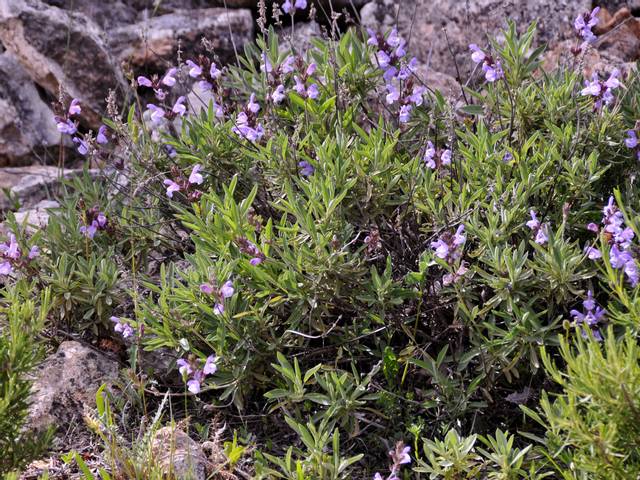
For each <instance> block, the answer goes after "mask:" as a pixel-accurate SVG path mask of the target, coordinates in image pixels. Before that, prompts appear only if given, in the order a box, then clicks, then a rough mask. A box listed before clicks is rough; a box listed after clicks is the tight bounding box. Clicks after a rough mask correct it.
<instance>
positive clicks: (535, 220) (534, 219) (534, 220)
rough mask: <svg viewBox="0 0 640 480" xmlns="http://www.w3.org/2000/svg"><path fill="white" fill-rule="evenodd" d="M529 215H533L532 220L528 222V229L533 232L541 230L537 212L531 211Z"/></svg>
mask: <svg viewBox="0 0 640 480" xmlns="http://www.w3.org/2000/svg"><path fill="white" fill-rule="evenodd" d="M529 214H530V215H531V220H529V221H528V222H527V227H529V228H530V229H531V230H538V229H539V228H540V220H538V216H537V215H536V212H535V210H531V211H530V212H529Z"/></svg>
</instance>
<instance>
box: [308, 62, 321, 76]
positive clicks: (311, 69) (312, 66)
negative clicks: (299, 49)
mask: <svg viewBox="0 0 640 480" xmlns="http://www.w3.org/2000/svg"><path fill="white" fill-rule="evenodd" d="M317 68H318V65H316V63H315V62H311V63H310V64H309V65H308V66H307V70H306V72H305V74H306V75H307V77H310V76H311V75H313V74H314V73H316V69H317Z"/></svg>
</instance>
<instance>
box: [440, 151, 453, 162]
mask: <svg viewBox="0 0 640 480" xmlns="http://www.w3.org/2000/svg"><path fill="white" fill-rule="evenodd" d="M440 165H451V150H449V149H448V148H446V149H444V150H443V151H442V153H441V154H440Z"/></svg>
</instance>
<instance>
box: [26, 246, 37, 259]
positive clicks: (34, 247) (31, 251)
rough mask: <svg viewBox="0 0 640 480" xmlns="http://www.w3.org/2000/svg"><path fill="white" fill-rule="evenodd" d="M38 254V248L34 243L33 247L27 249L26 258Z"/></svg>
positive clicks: (34, 256) (31, 257)
mask: <svg viewBox="0 0 640 480" xmlns="http://www.w3.org/2000/svg"><path fill="white" fill-rule="evenodd" d="M39 256H40V248H39V247H38V246H37V245H34V246H33V247H31V249H29V255H27V258H28V259H29V260H33V259H34V258H36V257H39Z"/></svg>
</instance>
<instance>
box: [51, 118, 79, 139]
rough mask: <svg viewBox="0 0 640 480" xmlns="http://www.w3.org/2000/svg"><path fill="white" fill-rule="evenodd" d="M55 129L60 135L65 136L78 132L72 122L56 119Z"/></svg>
mask: <svg viewBox="0 0 640 480" xmlns="http://www.w3.org/2000/svg"><path fill="white" fill-rule="evenodd" d="M56 127H57V129H58V131H59V132H60V133H64V134H66V135H73V134H74V133H76V132H77V131H78V128H77V126H76V124H75V123H74V122H72V121H71V120H67V119H63V118H58V119H57V123H56Z"/></svg>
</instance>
